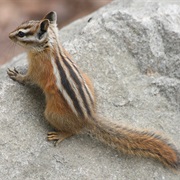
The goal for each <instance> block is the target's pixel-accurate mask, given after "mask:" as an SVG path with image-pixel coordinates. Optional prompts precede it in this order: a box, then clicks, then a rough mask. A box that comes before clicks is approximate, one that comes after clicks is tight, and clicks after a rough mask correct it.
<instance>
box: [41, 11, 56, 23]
mask: <svg viewBox="0 0 180 180" xmlns="http://www.w3.org/2000/svg"><path fill="white" fill-rule="evenodd" d="M43 19H48V20H49V21H50V23H51V24H56V21H57V14H56V12H55V11H51V12H50V13H48V14H47V15H46V16H45V17H44V18H43Z"/></svg>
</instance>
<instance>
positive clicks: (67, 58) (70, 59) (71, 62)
mask: <svg viewBox="0 0 180 180" xmlns="http://www.w3.org/2000/svg"><path fill="white" fill-rule="evenodd" d="M67 59H68V60H69V61H70V62H71V63H72V65H73V67H74V68H75V69H76V71H77V72H78V74H79V75H80V72H79V69H78V68H77V67H76V66H75V65H74V63H73V62H72V61H71V59H69V58H67ZM81 78H82V77H81ZM84 87H85V90H86V93H87V94H88V96H89V99H90V101H91V103H92V105H93V104H94V101H93V99H92V97H91V95H90V93H89V91H88V89H87V87H86V86H84Z"/></svg>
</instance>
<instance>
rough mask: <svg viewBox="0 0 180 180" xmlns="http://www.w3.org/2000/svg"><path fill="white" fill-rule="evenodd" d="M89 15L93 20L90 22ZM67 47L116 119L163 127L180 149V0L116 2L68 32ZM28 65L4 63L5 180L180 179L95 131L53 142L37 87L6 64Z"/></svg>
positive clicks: (0, 149) (1, 157) (63, 34)
mask: <svg viewBox="0 0 180 180" xmlns="http://www.w3.org/2000/svg"><path fill="white" fill-rule="evenodd" d="M88 20H89V21H88ZM59 33H60V38H61V41H62V43H63V46H64V47H65V48H66V49H67V50H68V51H69V52H70V53H71V54H72V56H73V58H74V59H75V61H76V63H77V64H78V65H79V66H80V67H81V69H82V70H84V71H85V72H87V74H89V76H90V77H91V79H92V81H93V82H94V86H95V89H96V94H97V100H98V112H99V113H100V114H101V115H104V116H105V117H107V118H109V121H117V122H118V123H122V124H127V125H130V126H132V127H136V128H145V129H150V130H154V131H158V132H161V133H162V134H164V135H165V136H167V137H169V138H170V139H171V141H172V142H173V143H174V144H175V145H176V146H177V148H178V149H180V138H179V137H180V3H179V2H176V1H163V0H161V2H160V1H156V0H154V1H148V0H147V1H143V0H136V1H131V0H123V1H121V0H120V1H114V2H112V3H111V4H109V5H108V6H106V7H103V8H102V9H100V10H99V11H97V12H95V13H93V14H91V15H89V16H87V17H85V18H83V19H80V20H78V21H76V22H74V23H72V24H70V25H69V26H67V27H65V28H63V29H62V30H60V32H59ZM14 66H15V67H16V68H17V69H18V70H19V71H21V72H22V71H24V72H25V70H26V67H27V62H26V55H25V54H22V55H20V56H18V57H15V58H14V59H13V60H12V61H11V62H10V63H8V64H6V65H4V66H2V67H1V68H0V77H1V79H0V162H1V163H0V171H1V173H0V179H2V180H12V179H13V180H21V179H23V180H34V179H36V180H52V179H61V180H85V179H87V180H94V179H97V180H106V179H107V180H110V179H111V180H119V179H121V180H127V179H128V180H129V179H130V180H151V179H153V180H154V179H155V180H179V179H180V176H178V175H176V174H173V173H172V172H171V171H170V170H168V169H167V168H165V167H163V166H162V165H161V164H160V163H158V162H156V161H154V160H151V159H145V158H138V157H131V156H126V155H123V154H121V153H118V152H116V151H115V150H113V149H111V148H110V147H107V146H105V145H103V144H101V143H99V142H98V141H96V140H94V139H91V138H90V137H89V136H87V135H78V136H74V137H72V138H69V139H67V140H65V141H63V142H62V143H61V144H60V145H59V146H58V147H54V146H53V143H52V142H47V141H46V134H47V132H48V131H50V130H53V129H52V127H50V126H49V125H48V124H47V122H46V120H45V119H44V116H43V111H44V107H45V101H44V96H43V93H42V91H41V90H40V89H38V88H37V87H36V86H33V87H30V86H22V85H20V84H18V83H16V82H14V81H12V80H11V79H9V78H8V76H7V74H6V69H7V68H8V67H10V68H12V67H14Z"/></svg>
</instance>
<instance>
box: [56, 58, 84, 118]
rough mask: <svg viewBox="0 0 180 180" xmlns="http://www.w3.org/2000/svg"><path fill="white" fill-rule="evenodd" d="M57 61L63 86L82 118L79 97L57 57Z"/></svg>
mask: <svg viewBox="0 0 180 180" xmlns="http://www.w3.org/2000/svg"><path fill="white" fill-rule="evenodd" d="M55 61H56V65H57V67H58V70H59V74H60V77H61V84H62V86H63V87H64V89H65V90H66V92H67V94H68V95H69V97H70V98H71V99H72V102H73V104H74V107H75V109H76V111H77V112H78V113H79V114H80V115H81V116H84V114H83V111H82V109H81V107H80V105H79V102H78V100H77V97H76V95H75V93H74V91H73V89H72V87H71V85H70V83H69V81H68V80H67V76H66V73H65V71H64V69H63V67H62V66H61V64H60V62H59V58H58V57H57V56H56V58H55Z"/></svg>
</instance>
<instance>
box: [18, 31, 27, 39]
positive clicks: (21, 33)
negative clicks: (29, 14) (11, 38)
mask: <svg viewBox="0 0 180 180" xmlns="http://www.w3.org/2000/svg"><path fill="white" fill-rule="evenodd" d="M17 36H18V37H21V38H22V37H24V36H25V33H23V32H22V31H19V32H18V34H17Z"/></svg>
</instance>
